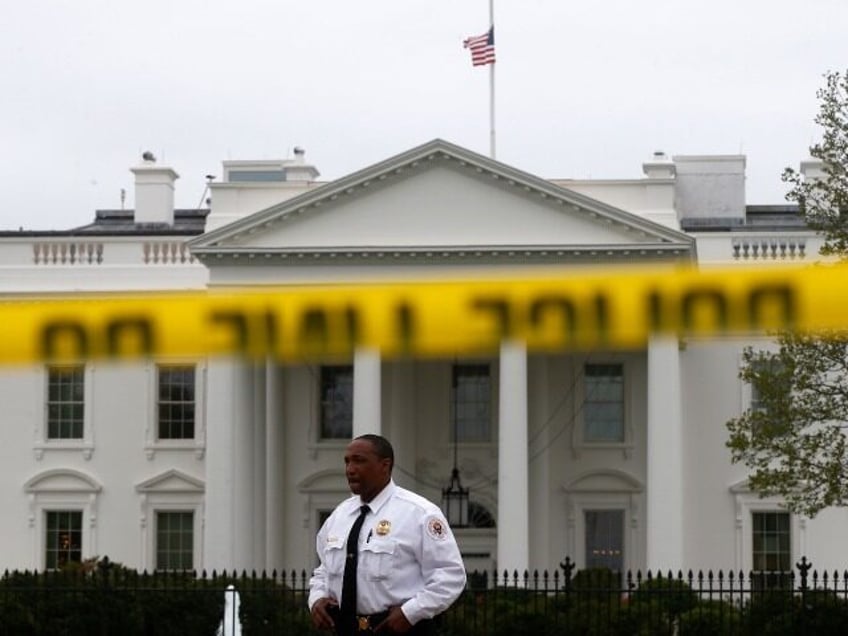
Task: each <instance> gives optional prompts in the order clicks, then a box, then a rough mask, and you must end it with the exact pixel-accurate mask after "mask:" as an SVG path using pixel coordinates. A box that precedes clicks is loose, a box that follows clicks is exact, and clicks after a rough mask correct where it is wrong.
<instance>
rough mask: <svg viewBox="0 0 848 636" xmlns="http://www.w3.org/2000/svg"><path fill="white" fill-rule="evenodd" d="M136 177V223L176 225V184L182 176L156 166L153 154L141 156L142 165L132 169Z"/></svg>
mask: <svg viewBox="0 0 848 636" xmlns="http://www.w3.org/2000/svg"><path fill="white" fill-rule="evenodd" d="M130 170H131V171H132V173H133V174H134V175H135V217H134V221H135V222H136V223H164V224H166V225H173V224H174V182H175V181H176V180H177V179H179V177H180V175H178V174H177V173H176V172H174V171H173V170H172V169H171V168H167V167H159V166H157V165H156V157H154V156H153V153H152V152H149V151H148V152H145V153H144V154H143V155H142V156H141V165H139V166H136V167H135V168H130Z"/></svg>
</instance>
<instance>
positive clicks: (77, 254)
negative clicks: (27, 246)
mask: <svg viewBox="0 0 848 636" xmlns="http://www.w3.org/2000/svg"><path fill="white" fill-rule="evenodd" d="M32 253H33V260H34V262H35V264H36V265H100V264H102V263H103V243H99V242H92V241H56V242H53V241H51V242H49V243H33V245H32Z"/></svg>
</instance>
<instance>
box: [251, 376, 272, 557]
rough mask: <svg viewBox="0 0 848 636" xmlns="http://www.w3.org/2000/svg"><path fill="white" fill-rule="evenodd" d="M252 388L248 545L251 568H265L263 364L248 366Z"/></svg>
mask: <svg viewBox="0 0 848 636" xmlns="http://www.w3.org/2000/svg"><path fill="white" fill-rule="evenodd" d="M250 368H251V376H252V384H253V386H252V389H253V409H252V410H253V417H252V418H251V420H252V425H253V426H252V428H253V430H252V434H251V439H250V441H251V443H252V445H253V448H252V449H251V461H250V464H251V468H252V472H253V474H252V475H251V483H252V488H251V493H250V495H251V497H253V519H252V523H251V525H250V527H251V530H252V531H253V541H252V542H251V546H250V547H251V555H250V556H251V560H252V562H253V567H254V568H256V569H264V568H265V564H266V559H267V552H266V547H267V546H266V534H265V533H266V531H267V527H266V524H267V520H268V509H267V506H266V503H267V501H268V499H267V494H268V479H267V470H266V469H267V461H268V456H267V453H266V448H267V436H268V433H267V426H268V418H267V411H266V401H265V391H266V378H265V362H264V361H256V362H251V363H250Z"/></svg>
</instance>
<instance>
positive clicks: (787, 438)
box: [727, 332, 848, 516]
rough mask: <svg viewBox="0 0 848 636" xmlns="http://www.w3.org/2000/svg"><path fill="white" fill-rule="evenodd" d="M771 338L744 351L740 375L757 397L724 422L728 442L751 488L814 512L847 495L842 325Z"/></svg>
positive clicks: (846, 368)
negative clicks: (773, 345) (770, 345)
mask: <svg viewBox="0 0 848 636" xmlns="http://www.w3.org/2000/svg"><path fill="white" fill-rule="evenodd" d="M777 343H778V346H779V350H778V351H777V352H767V351H758V350H755V349H753V348H752V347H748V348H747V349H746V350H745V351H744V353H743V367H742V370H741V372H740V377H741V378H742V379H743V380H745V381H746V382H748V383H749V384H750V385H751V392H752V394H753V395H755V396H756V398H757V399H756V403H755V405H754V406H753V408H751V409H749V410H747V411H746V412H745V413H743V414H742V415H740V416H739V417H737V418H734V419H732V420H730V421H729V422H728V423H727V428H728V430H729V432H730V437H729V439H728V442H727V445H728V446H729V447H730V450H731V458H732V460H733V461H734V462H742V463H744V464H745V465H746V466H748V468H749V469H751V471H752V472H751V474H750V476H749V478H748V484H749V486H750V487H751V489H752V490H753V491H755V492H757V493H759V494H761V495H779V496H781V497H783V499H784V501H785V502H786V505H787V507H788V508H789V509H790V510H792V511H794V512H800V513H802V514H805V515H807V516H813V515H815V514H816V513H817V512H818V511H819V510H821V509H823V508H826V507H828V506H839V505H845V504H846V503H848V480H846V479H845V476H846V469H848V446H847V445H846V438H845V436H844V429H845V426H846V422H848V333H831V334H827V337H824V336H823V335H822V334H816V335H809V334H800V333H790V332H784V333H780V334H779V335H778V337H777Z"/></svg>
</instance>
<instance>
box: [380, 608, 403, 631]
mask: <svg viewBox="0 0 848 636" xmlns="http://www.w3.org/2000/svg"><path fill="white" fill-rule="evenodd" d="M410 629H412V624H411V623H410V622H409V621H408V620H406V616H404V614H403V612H402V611H401V609H400V607H393V608H392V609H390V610H389V615H388V616H386V619H385V620H384V621H383V622H382V623H380V624H379V625H377V626H376V627H375V628H374V631H375V632H377V633H380V632H383V633H386V634H405V633H406V632H408V631H409V630H410Z"/></svg>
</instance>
